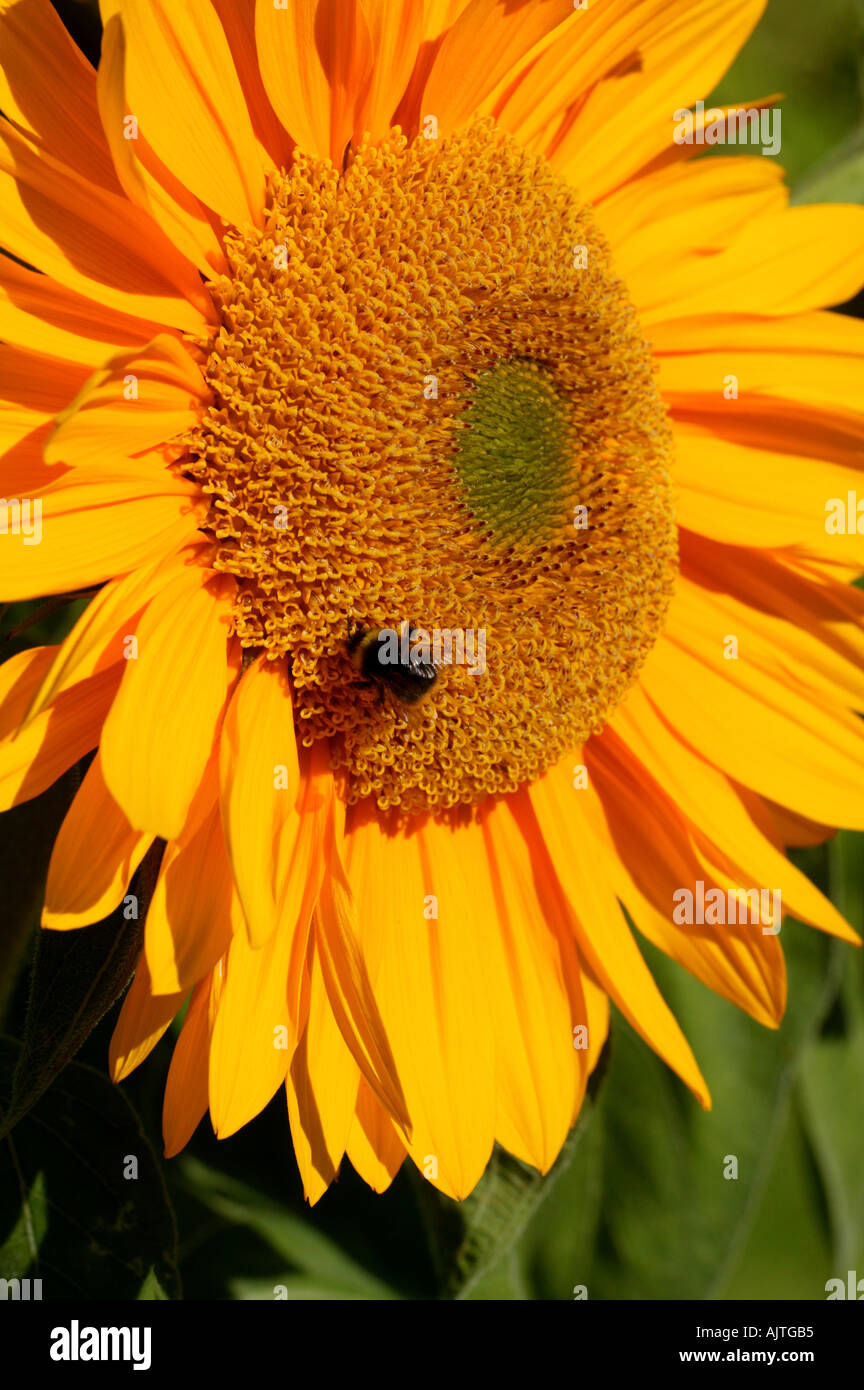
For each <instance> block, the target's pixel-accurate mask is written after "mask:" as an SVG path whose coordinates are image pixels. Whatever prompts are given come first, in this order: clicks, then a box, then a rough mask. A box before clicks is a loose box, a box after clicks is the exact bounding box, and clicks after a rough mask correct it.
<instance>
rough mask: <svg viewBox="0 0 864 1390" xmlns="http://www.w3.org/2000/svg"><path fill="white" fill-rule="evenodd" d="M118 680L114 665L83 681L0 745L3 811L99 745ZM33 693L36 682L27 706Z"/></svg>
mask: <svg viewBox="0 0 864 1390" xmlns="http://www.w3.org/2000/svg"><path fill="white" fill-rule="evenodd" d="M13 660H14V658H13ZM34 669H35V668H34ZM43 674H44V672H43ZM119 677H120V671H119V668H118V667H117V666H114V667H111V668H109V669H108V670H106V671H100V672H99V673H98V674H97V675H95V676H91V677H90V678H89V680H84V681H80V682H79V683H78V684H77V685H74V686H72V688H71V689H69V690H66V691H64V692H63V693H62V694H61V695H58V697H57V699H56V700H55V701H54V703H53V704H51V705H49V706H48V708H47V709H46V710H44V711H43V713H42V714H40V715H39V717H38V719H34V720H33V722H32V723H31V724H30V725H28V727H27V728H26V729H25V730H24V731H23V732H22V733H20V734H19V735H18V736H17V737H15V736H11V737H7V738H5V739H4V740H3V742H2V743H0V810H4V811H5V810H8V808H9V807H10V806H17V805H19V804H20V802H22V801H29V800H30V799H31V797H34V796H39V794H40V792H44V791H45V790H46V789H47V788H48V787H50V786H51V785H52V783H54V782H56V781H57V778H58V777H61V776H62V775H63V773H64V772H66V770H67V769H68V768H70V767H72V765H73V764H74V763H77V762H78V759H79V758H83V757H84V754H85V753H89V752H91V750H92V749H94V748H95V747H96V745H97V744H98V742H99V735H100V732H101V729H102V725H103V723H104V721H105V715H106V714H107V712H108V709H109V707H110V705H111V701H112V699H113V698H114V694H115V692H116V689H117V684H118V680H119ZM34 689H35V682H34V683H33V684H28V685H27V686H26V689H25V690H24V691H22V694H23V697H24V698H25V699H26V700H27V701H28V702H29V699H30V698H31V697H32V694H33V690H34Z"/></svg>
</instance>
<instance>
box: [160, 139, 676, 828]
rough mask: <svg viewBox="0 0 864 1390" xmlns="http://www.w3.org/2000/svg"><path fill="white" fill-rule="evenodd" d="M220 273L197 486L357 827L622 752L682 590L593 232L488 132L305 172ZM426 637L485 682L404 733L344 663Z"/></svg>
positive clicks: (664, 473)
mask: <svg viewBox="0 0 864 1390" xmlns="http://www.w3.org/2000/svg"><path fill="white" fill-rule="evenodd" d="M538 233H542V234H538ZM226 250H227V255H228V260H229V273H228V274H226V275H225V276H223V277H222V278H221V279H220V280H219V281H218V282H217V283H216V284H215V286H214V295H215V298H216V301H217V303H218V306H219V311H220V318H221V326H220V329H219V332H218V333H217V335H216V336H215V339H213V340H210V341H208V342H207V343H206V345H205V344H204V343H203V342H202V350H203V351H205V352H206V365H205V368H204V371H205V375H206V378H207V381H208V383H209V385H210V387H211V390H212V392H213V404H212V405H211V407H210V408H209V410H208V411H207V412H206V413H205V415H204V417H203V419H202V421H201V423H200V425H199V426H198V427H197V428H196V429H195V430H194V431H193V433H192V435H191V436H190V439H189V445H190V452H191V459H192V461H191V464H190V465H189V470H188V471H189V472H190V473H191V474H192V475H193V476H194V477H196V478H198V479H199V480H200V482H201V485H202V487H203V489H204V491H205V492H207V493H208V494H209V495H210V498H211V507H210V513H209V516H208V519H207V529H208V531H209V533H210V534H211V535H212V536H213V538H214V540H215V542H216V544H217V549H216V561H215V564H216V567H217V568H218V569H222V570H224V571H226V572H227V573H229V574H231V575H233V576H234V578H235V579H236V580H237V582H238V584H237V598H236V603H235V614H234V622H235V627H236V631H237V633H238V635H239V637H240V640H241V642H242V643H243V644H244V646H247V647H250V648H253V649H255V650H264V651H266V652H267V654H268V656H269V657H270V658H271V659H273V660H277V659H285V660H286V661H287V662H288V664H289V667H290V671H291V675H292V681H293V688H294V694H295V715H296V721H297V728H298V734H299V737H300V739H301V741H302V743H303V744H304V745H306V746H309V745H311V744H312V743H313V742H315V741H316V740H319V739H326V740H328V741H330V744H331V748H332V750H333V757H334V763H335V765H336V766H337V767H339V768H341V769H344V772H345V774H346V787H347V794H348V797H349V800H351V801H352V802H353V801H356V800H359V799H361V798H363V797H367V796H374V797H375V798H376V800H377V803H378V805H379V807H381V808H387V807H390V806H398V807H400V808H401V809H403V810H404V811H406V812H413V811H422V810H435V811H443V810H447V809H448V808H450V807H453V806H456V805H458V804H460V803H463V804H472V803H476V802H479V801H481V800H482V799H483V798H484V797H485V796H488V795H492V794H500V793H505V792H512V791H515V790H516V789H517V788H518V787H519V786H520V785H521V784H522V783H523V782H526V781H530V780H533V779H534V778H536V777H538V776H539V775H541V774H542V773H543V772H544V771H545V770H546V768H547V767H549V766H550V765H551V764H552V763H553V762H555V761H556V760H557V758H558V757H560V755H561V754H562V753H564V752H566V750H567V749H568V748H569V747H572V746H574V745H577V744H579V743H581V742H583V741H584V740H585V739H586V738H588V737H589V735H590V734H591V733H592V732H594V731H596V730H599V729H600V728H601V727H602V725H603V723H604V722H605V720H606V718H607V717H608V715H609V714H610V712H611V711H612V710H613V709H614V708H615V706H616V705H617V704H618V702H619V700H620V699H621V697H622V695H623V694H624V692H625V691H626V690H627V688H628V687H629V686H630V685H631V683H632V682H633V680H634V679H635V677H636V675H637V672H638V670H639V668H640V666H641V664H642V662H643V660H644V658H645V656H646V655H647V653H648V651H649V650H650V648H651V646H652V645H653V643H654V641H655V639H656V637H657V634H658V632H659V630H660V627H661V625H662V622H663V617H664V614H665V611H666V606H667V604H668V601H669V597H670V593H671V585H672V579H673V576H674V572H675V564H676V542H675V530H674V523H673V515H672V506H671V500H670V492H669V476H668V448H669V430H668V426H667V424H666V421H665V413H664V409H663V406H662V403H661V401H660V399H659V395H658V392H657V389H656V385H655V383H654V380H653V375H652V360H651V355H650V352H649V350H648V348H647V347H646V345H645V343H644V340H643V337H642V334H641V332H640V329H639V326H638V324H637V321H636V317H635V314H634V312H633V309H632V306H631V304H630V302H629V300H628V297H627V294H626V291H625V289H624V287H623V285H622V284H621V283H620V281H618V280H617V279H616V278H615V276H614V273H613V271H612V269H611V266H610V260H609V252H608V249H607V247H606V245H605V243H604V240H603V238H602V236H601V235H600V233H599V231H598V230H597V228H596V226H595V223H594V220H593V218H592V215H591V212H590V210H589V209H588V208H587V207H586V206H585V205H584V204H582V203H581V202H580V200H579V198H578V196H577V194H576V193H575V192H574V191H573V190H572V189H571V188H569V187H568V186H567V185H566V184H565V183H564V182H563V180H561V179H560V178H558V177H556V176H555V175H554V174H553V173H552V172H551V171H550V169H549V168H548V166H547V165H546V164H545V162H544V161H543V160H542V159H540V158H538V157H536V156H532V155H530V154H528V153H527V152H526V151H524V150H522V149H520V148H519V146H518V144H517V143H516V141H514V140H513V139H510V138H508V137H506V136H504V135H502V134H501V133H500V132H499V131H498V130H497V129H496V127H495V125H494V123H493V122H490V121H484V122H479V123H477V124H475V125H474V126H472V127H471V128H470V129H468V130H467V131H465V132H464V133H462V134H459V135H453V136H451V137H449V138H447V139H443V140H441V141H432V140H427V139H425V138H424V136H422V135H420V136H418V137H417V138H416V139H414V140H413V141H411V142H409V141H408V140H406V138H405V137H404V136H403V135H402V134H401V133H400V132H399V131H398V130H396V131H394V132H392V133H391V134H390V135H389V136H388V137H387V138H386V139H385V140H383V141H381V142H380V143H378V144H377V145H372V144H368V143H366V144H361V145H360V146H359V147H358V148H357V149H356V150H354V152H353V158H352V160H351V162H350V164H349V165H348V167H347V169H346V170H340V169H337V168H336V167H334V165H333V164H332V163H331V162H330V161H329V160H316V159H312V158H309V157H307V156H304V155H302V154H299V153H298V154H297V156H296V157H295V159H294V161H293V164H292V167H291V169H290V170H289V171H288V172H287V173H284V174H281V175H280V176H279V177H278V178H276V177H274V178H273V179H272V180H271V187H270V199H269V204H268V211H267V216H266V218H265V222H264V226H263V227H262V228H261V229H260V230H258V229H254V230H253V229H248V228H247V229H245V230H237V229H235V230H233V231H230V232H228V233H227V234H226ZM409 620H410V621H412V622H414V623H415V624H416V625H417V627H418V628H420V629H422V630H425V631H429V632H431V633H433V634H434V633H439V634H448V641H449V644H450V648H451V650H452V645H453V634H457V635H459V634H463V636H462V637H461V643H462V648H461V649H464V640H465V638H464V634H466V633H467V634H471V635H472V637H473V635H474V634H481V633H482V634H483V640H484V643H485V652H486V660H485V664H484V669H483V672H482V675H481V674H478V672H477V670H476V669H475V670H472V669H470V668H469V666H468V665H467V664H466V663H464V662H451V663H449V664H447V666H446V669H444V670H443V671H442V672H441V677H440V679H439V680H438V681H437V682H436V687H435V690H434V693H433V694H432V696H431V697H430V698H429V700H428V701H426V702H425V703H424V706H423V710H422V713H421V714H420V715H419V717H418V718H415V719H411V720H406V719H405V717H404V712H403V710H402V709H400V707H399V702H398V700H397V701H394V700H392V699H387V698H384V695H385V692H384V691H383V690H382V687H381V686H380V684H379V685H376V684H375V683H374V682H372V683H370V682H369V681H363V680H362V679H357V677H356V676H355V673H354V672H353V670H352V668H351V665H350V662H349V659H348V658H349V655H350V654H349V653H348V651H347V649H346V636H347V635H348V634H349V633H352V632H354V631H356V630H358V629H359V630H375V629H381V628H385V629H390V630H392V631H394V632H395V631H398V630H399V628H400V625H401V624H403V623H404V622H406V621H409ZM469 640H470V639H469ZM473 640H476V639H473Z"/></svg>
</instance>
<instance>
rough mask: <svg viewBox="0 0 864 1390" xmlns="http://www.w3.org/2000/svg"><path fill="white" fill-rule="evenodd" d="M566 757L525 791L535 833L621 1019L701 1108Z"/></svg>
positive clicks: (704, 1096)
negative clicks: (541, 839)
mask: <svg viewBox="0 0 864 1390" xmlns="http://www.w3.org/2000/svg"><path fill="white" fill-rule="evenodd" d="M578 762H579V758H578V757H573V758H568V759H565V760H564V761H563V762H561V763H559V764H558V765H557V766H556V767H554V768H553V769H552V770H551V771H550V772H548V773H547V774H546V776H545V777H543V778H541V779H540V781H538V782H535V783H533V784H532V785H531V787H530V788H529V796H530V802H531V806H532V807H533V810H534V813H535V815H536V817H537V821H538V824H539V827H540V831H541V833H542V835H543V837H544V839H545V842H546V845H547V848H548V852H549V854H550V856H551V859H552V862H553V864H554V866H555V872H556V874H557V876H558V879H559V882H560V884H561V887H562V888H563V890H564V892H565V894H566V896H567V899H568V901H569V903H570V906H571V908H572V910H573V913H574V924H575V927H576V933H577V943H578V946H579V950H580V954H582V955H584V957H585V960H586V962H587V964H588V966H589V967H590V969H591V971H592V972H593V974H594V976H595V978H596V980H597V981H598V983H599V984H601V985H602V986H603V988H604V989H605V991H606V993H607V994H608V995H609V997H610V999H612V1000H614V1002H615V1003H616V1004H617V1005H618V1008H619V1009H620V1010H621V1012H622V1013H623V1014H624V1016H625V1018H626V1019H627V1020H628V1022H630V1023H631V1024H632V1026H633V1027H634V1028H635V1029H636V1031H637V1032H638V1033H639V1034H640V1035H641V1036H642V1037H643V1038H644V1039H645V1041H646V1042H647V1043H648V1045H649V1047H653V1049H654V1051H655V1052H657V1053H658V1055H659V1056H660V1057H662V1058H663V1060H664V1061H665V1062H666V1063H668V1065H669V1066H670V1067H672V1068H673V1069H674V1070H675V1071H677V1073H678V1075H679V1076H680V1077H681V1079H682V1081H684V1082H685V1083H686V1085H687V1086H689V1088H690V1090H691V1091H692V1092H693V1094H694V1095H695V1096H696V1098H697V1100H699V1101H700V1103H701V1104H702V1105H704V1106H707V1105H709V1104H710V1101H709V1096H708V1090H707V1088H706V1086H705V1082H704V1080H703V1078H702V1076H701V1073H700V1072H699V1068H698V1067H697V1065H696V1061H695V1059H694V1057H693V1053H692V1052H691V1050H690V1046H689V1044H688V1043H687V1041H686V1039H685V1037H684V1035H683V1033H682V1032H681V1029H680V1028H679V1026H678V1023H677V1021H676V1019H675V1017H674V1015H673V1014H672V1012H671V1010H670V1009H669V1007H668V1005H667V1004H666V1003H665V1001H664V1000H663V998H662V996H661V994H660V991H659V990H658V988H657V986H656V984H655V983H654V980H653V978H652V976H651V973H650V971H649V970H648V968H647V966H646V965H645V962H644V961H643V959H642V957H641V955H640V954H639V951H638V949H637V946H636V943H635V941H634V939H633V937H632V935H631V933H630V929H629V928H628V926H627V924H626V922H625V920H624V916H623V913H622V912H621V909H620V907H619V906H618V903H617V901H616V899H615V892H614V887H613V885H614V883H615V861H616V860H617V855H615V853H614V851H613V850H612V848H611V843H610V839H609V831H608V827H607V825H606V821H605V817H604V815H603V809H602V807H601V805H600V803H599V801H598V799H597V795H596V792H594V791H593V789H592V788H591V786H590V785H589V786H587V787H583V788H580V789H579V790H574V787H573V780H572V767H573V764H574V763H578Z"/></svg>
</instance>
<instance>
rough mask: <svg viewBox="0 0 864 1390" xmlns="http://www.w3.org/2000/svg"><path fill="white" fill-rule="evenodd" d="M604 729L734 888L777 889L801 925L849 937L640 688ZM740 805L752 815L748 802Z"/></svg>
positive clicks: (853, 936)
mask: <svg viewBox="0 0 864 1390" xmlns="http://www.w3.org/2000/svg"><path fill="white" fill-rule="evenodd" d="M610 727H611V728H612V729H614V730H615V732H616V733H617V734H619V735H620V737H621V739H622V741H623V743H624V744H625V745H626V747H627V748H628V750H630V751H631V752H632V754H633V755H634V757H636V758H638V759H639V762H640V763H641V764H642V765H643V767H644V768H645V769H646V770H647V771H648V772H649V773H650V775H651V776H652V777H653V778H654V779H655V781H656V782H657V783H659V785H660V786H661V787H662V788H663V790H664V791H665V792H666V794H667V795H668V796H669V797H670V798H671V799H672V802H673V803H674V804H675V805H676V806H677V807H678V808H679V809H680V810H681V811H682V812H683V814H684V815H685V816H686V817H687V818H688V820H689V821H690V824H691V826H692V827H693V831H694V832H695V834H696V836H697V838H698V839H699V840H701V841H702V842H703V843H704V841H706V840H708V841H710V842H711V843H712V844H713V845H714V846H715V848H716V850H717V851H719V852H720V853H721V854H722V855H723V856H724V857H725V859H726V860H727V861H728V862H729V863H730V864H733V865H735V866H737V868H738V869H739V871H740V879H739V882H740V883H741V884H747V883H748V882H749V885H750V886H751V887H757V886H758V887H763V886H764V887H772V888H777V889H779V890H780V892H781V894H782V901H783V904H784V907H785V909H786V910H787V911H789V912H792V913H793V914H794V915H795V916H796V917H798V918H800V919H801V920H802V921H805V922H810V923H811V924H812V925H813V926H817V927H820V928H821V929H822V930H823V931H827V932H830V933H831V934H832V935H834V936H839V937H842V938H843V939H844V940H846V941H855V940H857V937H856V934H855V932H853V930H852V928H851V927H850V926H849V925H848V923H847V922H845V921H844V919H843V917H842V916H841V914H840V913H839V912H838V911H837V909H836V908H835V907H834V905H833V903H831V902H829V900H828V899H827V898H825V897H823V895H822V894H821V893H820V892H819V890H818V889H817V888H816V886H815V885H814V884H813V883H811V882H810V880H809V879H808V878H807V877H806V875H805V874H802V873H801V871H800V870H799V869H796V868H795V866H794V864H791V863H790V862H789V860H788V859H787V858H786V856H785V855H784V854H782V853H781V852H780V851H779V850H778V849H777V847H776V846H775V845H774V844H773V843H772V842H771V840H770V838H769V837H768V836H767V835H766V833H765V832H764V830H763V829H762V828H760V823H759V822H758V821H756V820H754V819H753V816H752V814H750V813H748V809H747V804H745V801H744V800H742V797H741V795H740V794H739V793H738V792H737V791H736V789H735V788H734V787H733V786H732V784H731V783H730V782H729V779H728V778H727V777H726V776H725V775H724V773H723V772H721V771H720V770H719V769H717V768H714V767H712V766H711V764H710V763H707V762H706V761H705V760H704V758H700V757H699V756H698V755H697V754H696V753H694V752H693V750H692V749H691V748H688V746H687V745H686V744H685V743H684V742H683V741H682V740H681V739H680V738H678V737H677V736H676V735H675V733H674V732H673V730H671V729H670V728H668V727H667V725H666V724H665V723H664V722H663V720H662V719H660V717H659V716H658V714H657V711H656V710H655V709H654V708H653V707H652V705H651V704H650V703H649V701H648V700H647V699H646V697H645V695H644V694H643V692H642V691H640V690H638V689H637V690H634V691H632V692H631V694H630V695H629V696H628V698H627V700H626V701H625V703H624V705H623V706H622V707H621V708H620V709H619V710H617V711H616V713H615V715H614V717H613V719H612V720H611V721H610ZM748 803H749V805H750V807H751V809H754V810H755V807H754V806H753V801H752V800H751V799H750V798H749V797H748ZM763 815H764V820H763V821H762V824H763V825H765V824H767V823H770V813H768V812H767V811H763ZM679 886H680V885H679ZM637 925H638V924H637Z"/></svg>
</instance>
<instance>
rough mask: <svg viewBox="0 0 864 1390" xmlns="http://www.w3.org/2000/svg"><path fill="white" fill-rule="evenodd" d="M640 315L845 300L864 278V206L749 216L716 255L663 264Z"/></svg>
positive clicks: (787, 307)
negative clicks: (741, 227)
mask: <svg viewBox="0 0 864 1390" xmlns="http://www.w3.org/2000/svg"><path fill="white" fill-rule="evenodd" d="M655 272H656V273H655V274H654V275H653V276H652V277H651V280H650V283H648V282H647V281H646V284H645V289H644V290H643V293H642V295H641V303H640V306H639V317H640V319H641V321H642V323H643V324H645V325H647V326H651V325H653V324H655V323H661V322H663V320H664V319H672V318H676V319H679V318H687V317H692V316H693V315H696V314H700V315H701V314H754V313H755V314H772V315H774V314H801V313H806V312H808V311H809V310H811V309H822V308H825V306H826V305H832V304H842V303H843V301H844V300H846V299H849V298H850V297H851V296H852V295H854V294H856V293H857V291H858V290H859V289H860V287H861V282H862V280H864V208H860V207H856V206H853V205H852V204H844V203H831V204H825V205H823V206H820V205H814V206H811V207H794V208H788V209H785V210H784V211H782V212H771V213H767V214H764V215H763V216H761V217H758V218H755V219H754V220H753V221H752V222H749V223H748V224H747V225H746V226H745V227H744V228H743V229H742V230H741V231H740V232H739V233H738V234H737V236H735V237H733V238H732V240H731V241H730V242H729V244H728V245H727V246H726V247H725V248H724V249H723V250H721V251H718V252H717V253H716V254H715V255H712V256H704V257H702V258H693V259H691V260H689V261H686V262H685V263H684V264H683V265H679V264H678V262H677V260H676V261H675V264H674V266H673V263H672V258H669V259H668V260H667V261H666V263H665V265H664V266H662V267H661V266H656V267H655Z"/></svg>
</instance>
